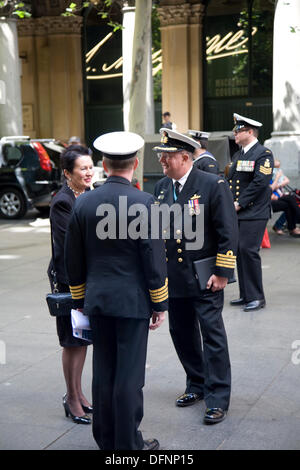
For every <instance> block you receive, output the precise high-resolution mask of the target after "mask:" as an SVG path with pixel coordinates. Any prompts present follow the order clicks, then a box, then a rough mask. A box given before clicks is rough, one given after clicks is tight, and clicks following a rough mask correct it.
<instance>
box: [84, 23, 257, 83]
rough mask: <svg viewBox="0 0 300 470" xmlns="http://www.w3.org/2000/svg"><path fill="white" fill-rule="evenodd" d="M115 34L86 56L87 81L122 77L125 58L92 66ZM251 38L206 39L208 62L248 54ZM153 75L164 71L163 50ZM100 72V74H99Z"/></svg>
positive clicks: (242, 33) (240, 34) (241, 32)
mask: <svg viewBox="0 0 300 470" xmlns="http://www.w3.org/2000/svg"><path fill="white" fill-rule="evenodd" d="M256 33H257V28H256V27H253V29H252V36H254V35H255V34H256ZM112 36H113V33H109V34H107V35H106V36H105V37H104V38H103V39H101V40H100V41H99V42H98V43H97V44H96V45H95V46H94V47H92V48H91V49H90V50H89V51H88V52H87V53H86V55H85V63H86V73H87V75H86V78H87V80H105V79H109V78H117V77H122V75H123V74H122V71H120V69H121V67H122V65H123V57H119V58H118V59H117V60H115V61H114V62H113V63H112V64H109V65H108V64H106V63H104V64H102V66H100V67H93V65H91V63H92V61H93V59H94V58H95V57H96V56H97V55H98V54H99V52H100V51H101V49H102V48H103V46H104V45H105V44H106V43H108V42H109V41H110V39H111V38H112ZM248 40H249V38H248V37H245V31H244V30H243V29H241V30H239V31H237V32H235V33H234V32H233V31H230V32H229V33H227V34H226V35H225V36H224V37H222V36H221V35H220V34H216V35H215V36H213V37H212V38H210V37H207V38H206V46H207V49H206V60H207V61H211V60H215V59H221V58H222V57H228V56H233V55H237V54H247V53H248V48H247V46H246V44H247V42H248ZM152 65H153V66H154V67H153V69H152V75H153V76H155V75H156V74H157V73H158V72H159V71H160V70H162V50H161V49H159V50H158V51H155V52H153V53H152ZM99 72H100V73H99Z"/></svg>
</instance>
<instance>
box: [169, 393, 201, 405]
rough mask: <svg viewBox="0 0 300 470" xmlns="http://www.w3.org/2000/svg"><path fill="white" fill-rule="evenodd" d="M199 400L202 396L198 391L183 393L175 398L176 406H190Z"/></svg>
mask: <svg viewBox="0 0 300 470" xmlns="http://www.w3.org/2000/svg"><path fill="white" fill-rule="evenodd" d="M199 400H203V396H202V395H199V393H184V394H183V395H180V397H178V398H177V400H176V402H175V403H176V405H177V406H190V405H193V404H194V403H196V402H197V401H199Z"/></svg>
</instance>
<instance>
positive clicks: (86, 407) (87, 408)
mask: <svg viewBox="0 0 300 470" xmlns="http://www.w3.org/2000/svg"><path fill="white" fill-rule="evenodd" d="M81 406H82V409H83V411H84V412H85V413H91V414H92V413H93V407H92V406H84V405H83V404H82V403H81Z"/></svg>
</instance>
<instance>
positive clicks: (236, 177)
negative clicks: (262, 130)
mask: <svg viewBox="0 0 300 470" xmlns="http://www.w3.org/2000/svg"><path fill="white" fill-rule="evenodd" d="M273 167H274V159H273V155H272V152H271V150H269V149H267V148H266V147H264V146H263V145H261V144H260V143H259V142H257V143H256V144H255V145H254V146H253V147H252V148H251V149H250V150H248V152H246V153H245V154H244V155H243V156H241V153H240V151H239V152H236V153H235V154H234V155H233V157H232V165H231V167H230V169H229V172H228V180H229V185H230V189H231V191H232V194H233V197H234V200H235V201H237V202H238V203H239V205H240V206H241V209H240V210H239V211H238V213H237V214H238V219H239V220H252V219H254V220H255V219H257V220H258V219H269V217H270V216H271V188H270V181H271V179H272V173H273Z"/></svg>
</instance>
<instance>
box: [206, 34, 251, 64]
mask: <svg viewBox="0 0 300 470" xmlns="http://www.w3.org/2000/svg"><path fill="white" fill-rule="evenodd" d="M256 33H257V28H256V27H255V26H254V27H253V28H252V36H254V35H255V34H256ZM248 41H249V38H248V36H247V35H246V34H245V31H244V30H243V29H240V30H239V31H237V32H236V33H233V31H230V32H229V33H227V34H226V35H225V36H224V37H222V36H221V35H220V34H216V35H215V36H213V37H212V38H210V37H207V38H206V47H207V48H206V60H207V61H208V62H209V61H211V60H215V59H221V58H222V57H228V56H232V55H236V54H247V53H248V48H247V46H246V44H247V42H248Z"/></svg>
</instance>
